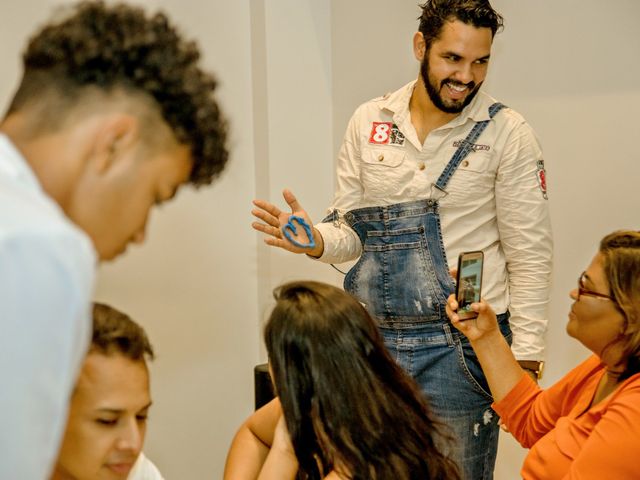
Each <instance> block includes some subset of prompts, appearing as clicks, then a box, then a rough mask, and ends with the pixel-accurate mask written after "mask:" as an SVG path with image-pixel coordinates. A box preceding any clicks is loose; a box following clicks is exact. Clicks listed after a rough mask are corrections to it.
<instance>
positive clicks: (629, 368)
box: [600, 230, 640, 380]
mask: <svg viewBox="0 0 640 480" xmlns="http://www.w3.org/2000/svg"><path fill="white" fill-rule="evenodd" d="M600 254H601V255H602V258H603V260H604V261H603V266H604V273H605V277H606V279H607V282H608V284H609V289H610V290H611V298H612V299H613V301H614V302H615V303H616V305H617V306H618V308H619V310H620V311H621V312H622V314H623V315H624V318H625V321H626V325H625V327H626V328H625V331H624V332H623V333H621V335H620V338H618V339H617V340H616V343H618V342H620V343H621V344H622V347H623V358H622V360H623V363H624V364H625V369H624V370H623V372H622V374H621V375H620V380H624V379H625V378H629V377H630V376H631V375H633V374H635V373H638V372H640V232H638V231H633V230H620V231H616V232H613V233H610V234H609V235H607V236H606V237H604V238H603V239H602V241H601V242H600Z"/></svg>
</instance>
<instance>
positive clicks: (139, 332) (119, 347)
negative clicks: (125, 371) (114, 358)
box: [89, 303, 153, 362]
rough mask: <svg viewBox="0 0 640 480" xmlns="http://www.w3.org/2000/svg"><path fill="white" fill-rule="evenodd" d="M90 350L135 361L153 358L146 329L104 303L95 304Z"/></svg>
mask: <svg viewBox="0 0 640 480" xmlns="http://www.w3.org/2000/svg"><path fill="white" fill-rule="evenodd" d="M89 352H98V353H101V354H104V355H113V354H119V355H124V356H125V357H126V358H128V359H130V360H133V361H136V362H138V361H145V360H147V359H148V360H153V347H152V346H151V343H149V339H148V338H147V334H146V333H145V331H144V329H143V328H142V327H141V326H140V325H138V324H137V323H136V322H134V321H133V320H131V318H129V316H128V315H125V314H124V313H122V312H120V311H118V310H116V309H115V308H113V307H110V306H109V305H105V304H103V303H94V304H93V335H92V338H91V346H90V347H89Z"/></svg>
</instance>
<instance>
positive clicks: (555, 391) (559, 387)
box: [447, 231, 640, 480]
mask: <svg viewBox="0 0 640 480" xmlns="http://www.w3.org/2000/svg"><path fill="white" fill-rule="evenodd" d="M570 296H571V298H572V299H573V300H574V302H573V305H572V306H571V311H570V313H569V322H568V324H567V333H568V334H569V335H570V336H572V337H574V338H575V339H577V340H578V341H580V342H581V343H582V344H583V345H584V346H585V347H587V348H588V349H589V350H591V351H592V352H593V353H594V355H592V356H591V357H589V358H588V359H587V360H585V361H584V362H583V363H582V364H580V365H578V366H577V367H576V368H575V369H573V370H572V371H571V372H569V373H568V374H567V375H566V376H565V377H564V378H563V379H561V380H560V381H559V382H558V383H556V384H555V385H553V386H552V387H551V388H549V389H547V390H542V389H540V388H539V387H538V386H537V385H536V383H535V382H534V381H533V380H532V379H531V378H530V377H529V375H527V374H525V373H524V371H523V370H522V369H521V368H520V366H519V365H518V363H517V362H516V360H515V358H514V357H513V354H512V353H511V350H510V349H509V346H508V345H507V343H506V342H505V341H504V338H503V337H502V335H501V334H500V331H499V329H498V324H497V322H496V317H495V314H494V312H493V310H492V309H491V307H490V306H489V305H487V304H486V303H485V302H484V301H482V302H480V303H475V304H473V307H472V308H473V309H474V310H475V311H477V312H478V317H477V318H475V319H473V320H465V321H462V320H460V319H459V318H458V315H457V314H456V313H455V310H456V309H457V307H458V306H457V303H456V301H455V298H454V297H453V296H452V297H450V299H449V304H448V308H447V313H448V314H449V318H450V319H451V322H452V324H453V325H454V326H455V327H456V328H457V329H458V330H459V331H460V332H462V333H463V334H464V335H466V336H467V338H468V339H469V341H470V342H471V345H472V347H473V349H474V351H475V352H476V355H477V356H478V359H479V361H480V364H481V366H482V369H483V371H484V373H485V374H486V377H487V381H488V382H489V387H490V388H491V393H492V394H493V398H494V402H495V403H494V404H493V408H494V409H495V410H496V412H498V414H499V415H500V416H501V417H502V422H503V424H505V425H506V426H507V428H508V429H509V431H510V432H511V433H512V434H513V435H514V437H515V438H516V439H517V440H518V441H519V442H520V443H521V444H522V445H523V446H524V447H526V448H530V451H529V454H528V455H527V457H526V459H525V461H524V464H523V466H522V471H521V474H522V477H523V478H525V479H578V478H579V479H598V480H601V479H603V478H610V479H615V480H625V479H638V478H640V467H638V466H637V463H636V462H637V460H638V458H640V328H639V325H640V232H636V231H619V232H614V233H612V234H610V235H607V236H606V237H605V238H604V239H602V242H601V243H600V249H599V251H598V253H597V254H596V256H595V257H594V258H593V260H592V261H591V264H590V265H589V267H588V268H587V270H586V271H585V272H584V273H582V275H580V278H579V279H578V288H576V289H574V290H572V291H571V293H570Z"/></svg>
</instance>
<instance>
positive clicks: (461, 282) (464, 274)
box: [456, 251, 484, 320]
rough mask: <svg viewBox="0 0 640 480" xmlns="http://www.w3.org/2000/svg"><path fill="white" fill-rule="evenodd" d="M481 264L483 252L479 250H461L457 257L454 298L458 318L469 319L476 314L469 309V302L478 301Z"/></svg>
mask: <svg viewBox="0 0 640 480" xmlns="http://www.w3.org/2000/svg"><path fill="white" fill-rule="evenodd" d="M483 264H484V254H483V253H482V252H481V251H477V252H463V253H461V254H460V256H459V257H458V276H457V278H456V300H457V301H458V316H459V317H460V320H469V319H471V318H476V317H477V316H478V314H477V313H476V312H474V311H473V310H472V309H471V304H472V303H474V302H479V301H480V295H481V292H482V266H483Z"/></svg>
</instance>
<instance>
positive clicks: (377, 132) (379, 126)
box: [369, 122, 393, 145]
mask: <svg viewBox="0 0 640 480" xmlns="http://www.w3.org/2000/svg"><path fill="white" fill-rule="evenodd" d="M392 125H393V124H392V123H391V122H373V126H372V128H371V135H370V136H369V143H373V144H375V145H386V144H388V143H389V138H390V134H391V126H392Z"/></svg>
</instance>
